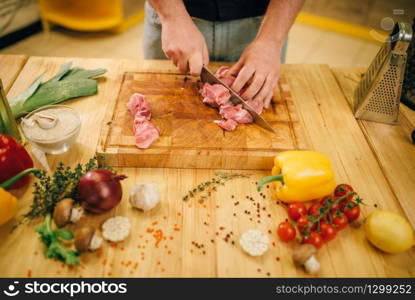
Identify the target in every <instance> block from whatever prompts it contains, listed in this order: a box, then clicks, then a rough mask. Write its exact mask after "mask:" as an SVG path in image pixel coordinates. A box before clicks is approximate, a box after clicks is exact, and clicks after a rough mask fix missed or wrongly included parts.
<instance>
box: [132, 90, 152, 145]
mask: <svg viewBox="0 0 415 300" xmlns="http://www.w3.org/2000/svg"><path fill="white" fill-rule="evenodd" d="M127 107H128V109H129V111H130V112H131V114H132V116H133V117H134V121H133V130H134V136H135V144H136V145H137V147H138V148H140V149H147V148H148V147H150V145H151V144H152V143H153V142H154V141H155V140H156V139H158V137H159V136H160V133H159V131H158V129H157V128H156V126H154V124H153V123H151V122H150V118H151V111H150V105H149V104H148V101H147V99H146V98H145V97H144V95H142V94H139V93H134V94H132V95H131V97H130V99H129V100H128V103H127Z"/></svg>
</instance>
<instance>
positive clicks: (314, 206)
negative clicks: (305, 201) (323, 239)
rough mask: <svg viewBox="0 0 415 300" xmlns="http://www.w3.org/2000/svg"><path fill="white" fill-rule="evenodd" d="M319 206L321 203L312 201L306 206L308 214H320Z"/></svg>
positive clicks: (315, 215)
mask: <svg viewBox="0 0 415 300" xmlns="http://www.w3.org/2000/svg"><path fill="white" fill-rule="evenodd" d="M320 208H321V204H320V203H318V202H316V203H313V204H312V205H311V206H310V207H309V208H308V214H309V215H310V216H314V217H317V216H318V215H319V214H320V210H319V209H320Z"/></svg>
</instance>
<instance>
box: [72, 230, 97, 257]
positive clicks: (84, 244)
mask: <svg viewBox="0 0 415 300" xmlns="http://www.w3.org/2000/svg"><path fill="white" fill-rule="evenodd" d="M94 234H95V228H94V227H92V226H90V225H88V226H84V227H81V229H79V230H78V231H77V232H76V234H75V248H76V250H78V251H79V252H86V251H88V250H89V245H90V244H91V240H92V237H93V236H94Z"/></svg>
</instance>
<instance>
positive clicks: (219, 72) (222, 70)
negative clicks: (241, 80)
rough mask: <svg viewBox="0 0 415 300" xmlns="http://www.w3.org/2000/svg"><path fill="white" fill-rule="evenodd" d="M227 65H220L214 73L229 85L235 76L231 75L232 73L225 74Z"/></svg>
mask: <svg viewBox="0 0 415 300" xmlns="http://www.w3.org/2000/svg"><path fill="white" fill-rule="evenodd" d="M228 70H229V67H228V66H222V67H220V68H219V69H218V70H217V71H216V73H215V75H216V76H217V77H218V78H219V79H220V80H222V81H223V82H224V83H225V84H226V85H227V86H229V87H230V86H231V85H232V84H233V82H234V81H235V79H236V77H235V76H232V75H229V76H228V75H226V73H227V72H228Z"/></svg>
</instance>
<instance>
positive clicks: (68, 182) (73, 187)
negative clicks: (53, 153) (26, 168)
mask: <svg viewBox="0 0 415 300" xmlns="http://www.w3.org/2000/svg"><path fill="white" fill-rule="evenodd" d="M98 168H99V169H107V170H109V171H111V172H114V170H113V169H112V168H111V167H108V166H106V165H105V164H103V165H99V164H98V159H97V157H93V158H91V159H90V160H89V161H88V162H87V163H86V164H84V165H82V164H77V165H76V166H75V167H74V168H72V167H70V166H65V165H64V164H63V163H62V162H61V163H59V165H58V167H57V168H56V170H55V171H54V172H53V174H52V175H49V174H48V173H47V172H46V171H39V172H37V173H35V177H36V178H37V179H38V180H37V181H36V182H34V183H33V189H34V190H33V201H32V204H31V205H30V209H29V211H28V212H27V213H25V214H24V215H23V218H22V219H21V220H20V221H19V223H18V224H16V225H15V227H17V226H19V225H20V224H23V223H26V222H29V221H31V220H34V219H37V218H39V217H45V216H46V215H47V214H49V213H52V212H53V209H54V207H55V205H56V204H57V203H58V202H59V201H60V200H62V199H64V198H72V199H74V200H75V202H78V203H79V202H80V199H79V196H78V184H79V181H80V180H81V177H82V176H84V175H85V173H87V172H88V171H91V170H95V169H98ZM114 173H115V172H114Z"/></svg>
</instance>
